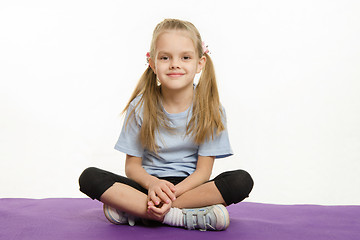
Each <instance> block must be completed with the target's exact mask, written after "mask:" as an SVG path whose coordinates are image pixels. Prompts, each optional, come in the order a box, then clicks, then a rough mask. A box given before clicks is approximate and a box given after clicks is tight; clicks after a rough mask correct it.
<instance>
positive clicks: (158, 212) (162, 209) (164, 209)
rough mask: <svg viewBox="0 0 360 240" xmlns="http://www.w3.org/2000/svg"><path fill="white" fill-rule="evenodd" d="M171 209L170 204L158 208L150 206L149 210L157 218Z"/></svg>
mask: <svg viewBox="0 0 360 240" xmlns="http://www.w3.org/2000/svg"><path fill="white" fill-rule="evenodd" d="M170 208H171V204H163V205H162V206H161V207H160V208H159V207H155V206H150V207H149V210H150V211H151V212H153V213H154V214H156V215H157V216H164V215H165V214H166V213H167V212H168V211H169V210H170Z"/></svg>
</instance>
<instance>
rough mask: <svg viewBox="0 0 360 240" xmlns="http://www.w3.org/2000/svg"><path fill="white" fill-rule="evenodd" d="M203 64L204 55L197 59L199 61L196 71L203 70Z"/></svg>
mask: <svg viewBox="0 0 360 240" xmlns="http://www.w3.org/2000/svg"><path fill="white" fill-rule="evenodd" d="M205 64H206V57H205V56H202V57H201V58H200V60H199V63H198V66H197V69H196V73H200V72H201V70H203V68H204V67H205Z"/></svg>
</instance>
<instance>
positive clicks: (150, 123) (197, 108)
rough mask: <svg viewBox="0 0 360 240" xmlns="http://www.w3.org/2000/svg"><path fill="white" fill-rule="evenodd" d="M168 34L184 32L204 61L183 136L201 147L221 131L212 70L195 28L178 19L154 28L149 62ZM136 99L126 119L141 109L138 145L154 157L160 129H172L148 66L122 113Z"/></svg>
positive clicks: (210, 62) (217, 95)
mask: <svg viewBox="0 0 360 240" xmlns="http://www.w3.org/2000/svg"><path fill="white" fill-rule="evenodd" d="M168 30H183V31H187V32H188V33H189V36H190V38H191V40H192V41H193V43H194V46H195V49H196V52H197V54H198V56H199V58H201V57H202V56H205V57H206V64H205V67H204V69H203V70H202V74H201V76H200V79H199V82H198V84H197V86H196V90H195V96H194V103H193V107H192V116H191V118H190V121H189V123H188V125H187V127H186V135H190V136H192V137H193V140H194V142H195V143H196V144H201V143H203V142H204V141H206V140H208V139H210V138H214V134H217V135H218V134H219V133H220V132H221V131H223V130H224V129H225V127H224V124H223V122H222V114H223V111H222V109H221V106H220V100H219V93H218V88H217V84H216V77H215V70H214V66H213V63H212V61H211V58H210V56H209V55H208V54H207V53H203V48H202V40H201V36H200V33H199V31H198V30H197V29H196V27H195V26H194V25H193V24H192V23H190V22H187V21H182V20H178V19H165V20H164V21H162V22H161V23H159V24H158V25H157V26H156V27H155V29H154V32H153V38H152V41H151V46H150V58H151V59H155V54H156V41H157V39H158V37H159V36H160V34H162V33H163V32H164V31H168ZM138 96H141V98H140V100H139V102H138V103H137V104H136V106H135V107H134V109H133V110H132V112H131V113H130V115H133V116H134V113H135V110H136V109H140V108H141V107H142V108H143V119H146V120H145V121H143V122H142V125H141V129H140V136H139V138H140V142H141V144H142V145H143V147H144V148H146V149H148V150H150V151H152V152H154V153H157V150H158V145H157V144H156V140H155V135H156V133H157V132H158V131H159V128H160V127H164V128H165V129H166V130H169V131H171V130H172V128H171V127H170V126H169V119H168V118H167V116H166V115H165V113H164V111H163V108H162V105H161V86H158V84H157V78H156V75H155V73H154V72H153V70H152V69H151V68H150V66H149V67H148V68H147V69H146V70H145V72H144V73H143V75H142V76H141V78H140V80H139V82H138V84H137V86H136V87H135V90H134V92H133V93H132V95H131V97H130V100H129V102H128V103H127V105H126V107H125V109H124V111H123V113H124V112H126V111H128V109H129V107H130V103H131V102H132V101H133V100H134V99H135V98H136V97H138ZM129 119H130V118H128V120H127V122H126V124H127V123H128V121H129Z"/></svg>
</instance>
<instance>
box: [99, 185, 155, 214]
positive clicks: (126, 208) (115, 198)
mask: <svg viewBox="0 0 360 240" xmlns="http://www.w3.org/2000/svg"><path fill="white" fill-rule="evenodd" d="M100 201H101V202H103V203H105V204H106V205H109V206H111V207H113V208H115V209H118V210H120V211H123V212H126V213H129V214H131V215H134V216H137V217H140V218H144V219H151V220H158V219H152V218H151V217H150V216H149V215H148V214H147V195H146V194H144V193H143V192H140V191H138V190H136V189H134V188H132V187H130V186H128V185H125V184H123V183H114V185H113V186H111V187H110V188H109V189H107V190H106V191H105V192H104V193H103V194H102V195H101V197H100Z"/></svg>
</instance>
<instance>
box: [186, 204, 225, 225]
mask: <svg viewBox="0 0 360 240" xmlns="http://www.w3.org/2000/svg"><path fill="white" fill-rule="evenodd" d="M182 212H183V214H184V225H185V227H186V228H187V229H200V230H201V231H206V230H225V229H226V228H227V227H228V226H229V223H230V219H229V212H228V211H227V209H226V207H225V206H224V205H222V204H217V205H212V206H209V207H204V208H191V209H183V210H182Z"/></svg>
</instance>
